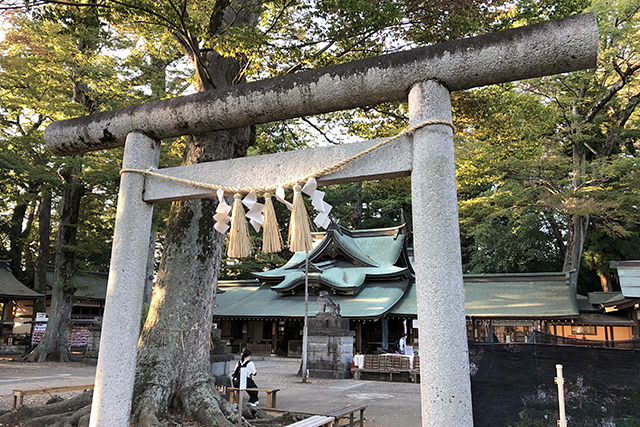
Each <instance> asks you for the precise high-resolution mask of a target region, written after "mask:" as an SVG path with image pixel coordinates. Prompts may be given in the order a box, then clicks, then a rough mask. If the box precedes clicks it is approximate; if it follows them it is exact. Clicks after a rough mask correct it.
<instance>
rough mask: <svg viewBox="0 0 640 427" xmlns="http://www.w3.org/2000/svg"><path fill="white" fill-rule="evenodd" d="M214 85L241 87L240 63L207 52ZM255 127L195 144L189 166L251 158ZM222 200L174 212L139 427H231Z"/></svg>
mask: <svg viewBox="0 0 640 427" xmlns="http://www.w3.org/2000/svg"><path fill="white" fill-rule="evenodd" d="M207 62H208V64H209V68H210V69H211V70H215V75H216V76H217V78H216V79H215V82H211V81H210V82H208V83H207V84H201V87H200V89H201V90H203V89H206V88H209V87H211V86H215V87H223V86H228V85H231V84H234V83H236V82H237V76H238V72H239V71H240V63H239V62H238V61H236V60H230V59H229V58H222V57H220V56H218V55H217V54H216V53H215V52H211V53H209V55H208V57H207ZM254 139H255V134H254V132H253V129H252V128H239V129H232V130H228V131H220V132H213V133H210V134H206V135H202V136H197V137H190V138H189V140H188V142H187V145H186V148H185V160H184V164H193V163H201V162H210V161H214V160H222V159H229V158H233V157H240V156H244V155H246V150H247V148H248V147H249V145H250V144H251V143H252V142H253V140H254ZM216 207H217V201H214V200H212V199H203V200H188V201H183V202H176V203H174V204H173V205H172V207H171V213H170V216H169V222H168V225H167V230H166V237H165V244H164V251H163V254H162V260H161V263H160V267H159V271H158V276H157V282H156V284H155V287H154V290H153V299H152V302H151V307H150V308H149V315H148V317H147V320H146V323H145V325H144V328H143V331H142V334H141V337H140V343H139V346H138V362H137V371H136V382H135V388H134V402H133V414H134V420H135V421H136V422H138V424H139V425H140V426H145V425H157V423H158V420H157V419H158V416H161V415H162V414H164V413H167V412H168V411H169V409H170V408H178V409H180V410H181V411H182V412H183V413H185V414H187V415H190V416H192V417H194V418H195V419H197V420H198V421H200V422H201V423H202V424H203V425H205V426H213V425H217V426H227V425H228V426H231V422H230V421H229V420H230V419H233V418H234V417H235V411H234V410H233V409H232V407H231V405H229V404H228V403H225V401H223V400H221V398H220V396H219V394H218V392H217V391H216V390H215V388H214V387H213V382H212V378H211V373H210V372H211V368H210V361H209V360H210V356H209V350H210V348H209V343H210V337H211V326H212V319H213V306H214V301H215V293H216V287H217V279H218V274H219V272H220V260H221V257H222V251H223V248H224V236H223V235H221V234H220V233H218V232H216V231H215V229H214V228H213V225H214V220H213V216H214V215H215V209H216Z"/></svg>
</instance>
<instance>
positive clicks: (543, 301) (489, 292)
mask: <svg viewBox="0 0 640 427" xmlns="http://www.w3.org/2000/svg"><path fill="white" fill-rule="evenodd" d="M464 293H465V312H466V315H467V316H472V317H509V318H528V319H535V318H562V317H575V316H577V315H578V302H577V300H576V293H575V289H574V288H572V287H571V286H570V285H568V284H567V280H566V275H565V274H564V273H538V274H486V275H465V276H464ZM416 313H417V300H416V288H415V283H412V285H411V287H410V288H409V290H408V292H407V294H406V295H405V296H404V298H402V299H401V300H400V301H399V302H398V304H397V305H396V306H395V307H394V308H393V309H391V310H390V312H389V315H392V316H393V315H396V316H415V315H416Z"/></svg>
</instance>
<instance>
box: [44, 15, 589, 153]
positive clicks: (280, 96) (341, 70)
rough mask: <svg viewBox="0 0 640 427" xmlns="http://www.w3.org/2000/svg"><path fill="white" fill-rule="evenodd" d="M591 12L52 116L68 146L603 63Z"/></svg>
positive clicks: (53, 129) (56, 135) (85, 147)
mask: <svg viewBox="0 0 640 427" xmlns="http://www.w3.org/2000/svg"><path fill="white" fill-rule="evenodd" d="M597 56H598V29H597V23H596V19H595V15H593V14H592V13H588V14H582V15H576V16H571V17H568V18H563V19H559V20H555V21H548V22H543V23H540V24H535V25H531V26H527V27H520V28H516V29H510V30H505V31H500V32H496V33H492V34H487V35H482V36H478V37H472V38H467V39H461V40H455V41H451V42H446V43H440V44H436V45H432V46H428V47H423V48H418V49H412V50H408V51H403V52H398V53H393V54H389V55H382V56H377V57H373V58H368V59H363V60H359V61H353V62H348V63H344V64H340V65H334V66H330V67H325V68H319V69H316V70H311V71H305V72H300V73H295V74H291V75H285V76H280V77H275V78H271V79H267V80H262V81H257V82H253V83H247V84H242V85H238V86H231V87H227V88H223V89H217V90H211V91H207V92H200V93H196V94H193V95H188V96H180V97H175V98H171V99H165V100H160V101H154V102H148V103H145V104H140V105H136V106H131V107H125V108H121V109H117V110H112V111H107V112H103V113H97V114H93V115H91V116H85V117H78V118H75V119H70V120H63V121H58V122H54V123H52V124H51V125H50V126H49V127H47V129H46V131H45V134H44V137H45V140H46V142H47V144H48V146H49V147H50V148H51V150H52V151H53V152H54V153H56V154H60V155H70V154H78V153H83V152H87V151H95V150H101V149H106V148H112V147H117V146H121V145H124V142H125V138H126V136H127V134H129V133H130V132H133V131H137V132H141V133H144V134H146V135H148V136H149V137H152V138H155V139H163V138H171V137H176V136H180V135H187V134H198V133H204V132H209V131H214V130H221V129H229V128H235V127H240V126H247V125H251V124H257V123H267V122H271V121H276V120H284V119H288V118H294V117H301V116H307V115H313V114H319V113H327V112H331V111H339V110H345V109H349V108H356V107H362V106H367V105H375V104H379V103H382V102H391V101H401V100H405V99H406V97H407V93H408V91H409V89H410V88H411V86H412V85H414V84H415V83H417V82H420V81H425V80H436V81H438V82H440V83H442V84H444V85H445V86H446V87H447V88H448V89H449V90H450V91H457V90H463V89H469V88H474V87H479V86H484V85H489V84H496V83H504V82H509V81H516V80H522V79H527V78H533V77H542V76H546V75H552V74H557V73H563V72H570V71H576V70H583V69H587V68H595V66H596V63H597Z"/></svg>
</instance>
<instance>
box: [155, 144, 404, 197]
mask: <svg viewBox="0 0 640 427" xmlns="http://www.w3.org/2000/svg"><path fill="white" fill-rule="evenodd" d="M380 141H381V140H377V139H374V140H371V141H361V142H353V143H350V144H342V145H337V146H327V147H316V148H309V149H306V150H298V151H288V152H286V153H276V154H267V155H262V156H252V157H241V158H238V159H231V160H221V161H217V162H206V163H197V164H193V165H186V166H179V167H175V168H164V169H161V170H159V171H157V172H159V173H161V174H162V175H165V176H168V177H175V178H181V179H187V180H189V181H197V182H199V183H205V184H215V185H219V186H229V187H234V186H237V185H238V183H239V182H241V183H242V185H243V186H245V187H267V186H272V185H274V184H279V183H282V182H287V181H292V180H297V179H299V178H302V177H304V176H305V175H307V174H308V173H309V172H312V171H317V170H320V169H322V168H323V167H326V166H329V165H332V164H334V163H337V162H338V161H341V160H344V159H346V158H348V157H350V156H353V155H355V154H357V153H359V152H361V151H363V150H366V149H367V148H369V147H371V146H372V145H374V144H376V143H378V142H380ZM411 147H412V142H411V137H409V136H404V137H401V138H398V139H397V140H395V141H392V142H390V143H389V144H387V145H385V146H383V147H380V148H379V149H377V150H375V151H373V152H371V153H369V154H367V155H366V156H365V157H362V158H360V159H357V160H354V161H353V162H351V163H349V166H348V167H346V168H344V169H342V170H339V171H337V172H334V173H331V174H328V175H325V176H322V177H320V178H318V184H319V185H329V184H341V183H345V182H352V181H370V180H373V179H387V178H396V177H399V176H408V175H409V174H410V173H411V162H412V157H411V153H412V149H411ZM215 194H216V192H215V190H212V189H207V188H205V187H198V186H196V185H192V184H188V183H182V182H177V181H173V180H171V179H167V178H162V177H158V176H153V175H150V176H147V180H146V184H145V191H144V201H145V202H149V203H157V202H169V201H177V200H185V199H200V198H206V197H214V196H215Z"/></svg>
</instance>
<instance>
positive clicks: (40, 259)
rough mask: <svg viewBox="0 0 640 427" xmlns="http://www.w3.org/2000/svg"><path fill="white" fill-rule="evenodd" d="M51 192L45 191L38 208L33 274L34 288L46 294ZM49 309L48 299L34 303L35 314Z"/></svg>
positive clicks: (41, 299)
mask: <svg viewBox="0 0 640 427" xmlns="http://www.w3.org/2000/svg"><path fill="white" fill-rule="evenodd" d="M50 234H51V193H50V192H49V191H45V192H44V193H43V194H42V198H41V199H40V208H39V210H38V256H37V258H36V271H35V274H34V276H33V290H34V291H36V292H38V293H41V294H44V293H45V292H46V290H47V264H48V263H49V246H50V244H51V241H50V236H49V235H50ZM46 309H47V307H46V299H45V298H38V299H37V300H36V301H35V302H34V304H33V315H34V316H35V314H36V313H43V312H45V310H46Z"/></svg>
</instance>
